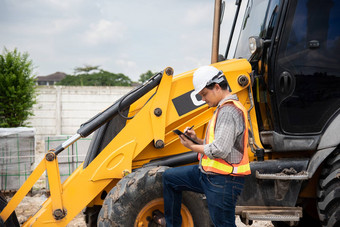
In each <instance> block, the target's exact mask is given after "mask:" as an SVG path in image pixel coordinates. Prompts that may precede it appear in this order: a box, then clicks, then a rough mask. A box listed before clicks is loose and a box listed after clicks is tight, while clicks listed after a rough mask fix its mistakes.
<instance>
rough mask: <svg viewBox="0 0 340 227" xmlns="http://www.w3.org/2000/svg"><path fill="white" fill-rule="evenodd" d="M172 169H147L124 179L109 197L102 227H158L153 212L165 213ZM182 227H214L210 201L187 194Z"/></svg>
mask: <svg viewBox="0 0 340 227" xmlns="http://www.w3.org/2000/svg"><path fill="white" fill-rule="evenodd" d="M167 168H168V167H146V168H142V169H139V170H137V171H136V172H134V173H131V174H129V175H127V176H126V177H124V178H123V179H121V180H120V181H119V182H118V183H117V185H116V186H115V187H114V188H113V189H112V190H111V191H110V193H109V194H108V195H107V196H106V198H105V200H104V203H103V206H102V209H101V210H100V212H99V215H98V226H101V227H104V226H105V227H109V226H110V227H111V226H121V227H123V226H135V227H138V226H157V224H156V223H155V222H154V221H153V219H152V217H153V212H155V211H157V210H158V211H160V212H163V211H164V209H163V206H164V202H163V184H162V174H163V172H164V171H165V170H166V169H167ZM182 202H183V203H182V209H181V214H182V226H186V227H193V226H199V227H210V217H209V213H208V209H207V205H206V201H205V200H204V199H203V196H202V195H201V194H197V193H193V192H183V201H182Z"/></svg>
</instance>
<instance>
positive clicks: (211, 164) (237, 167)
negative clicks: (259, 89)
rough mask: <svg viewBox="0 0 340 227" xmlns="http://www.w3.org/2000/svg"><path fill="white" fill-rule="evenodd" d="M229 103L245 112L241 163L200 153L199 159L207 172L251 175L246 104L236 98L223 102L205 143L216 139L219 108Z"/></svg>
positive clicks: (209, 127) (211, 122)
mask: <svg viewBox="0 0 340 227" xmlns="http://www.w3.org/2000/svg"><path fill="white" fill-rule="evenodd" d="M227 103H233V104H234V105H235V106H236V107H237V108H238V109H240V110H241V111H242V113H243V118H244V124H245V129H244V138H243V157H242V160H241V161H240V163H237V164H231V163H228V162H226V161H225V160H223V159H221V158H214V159H210V158H208V156H206V155H203V158H202V154H199V156H198V159H202V160H201V165H202V168H203V169H204V171H206V172H214V173H218V174H223V175H232V176H244V175H249V174H250V166H249V157H248V149H247V145H248V121H247V119H248V118H247V111H246V109H245V108H244V106H243V105H242V104H241V103H240V102H239V101H236V100H227V101H225V102H224V103H222V104H221V106H220V107H219V108H218V109H217V110H216V111H215V113H214V115H213V117H212V118H211V120H210V122H209V125H208V129H207V133H206V137H205V144H210V143H212V142H213V141H214V139H215V125H216V120H217V115H218V112H219V109H220V108H221V107H222V106H223V105H225V104H227Z"/></svg>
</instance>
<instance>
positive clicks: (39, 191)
mask: <svg viewBox="0 0 340 227" xmlns="http://www.w3.org/2000/svg"><path fill="white" fill-rule="evenodd" d="M44 147H45V145H44V142H43V141H42V142H39V141H38V142H37V146H36V159H35V160H36V163H37V164H38V163H39V162H40V161H41V159H42V158H43V155H44V153H45V151H44ZM45 179H46V177H45V175H43V176H42V177H41V178H40V179H39V181H38V182H37V183H36V184H35V185H34V187H33V190H32V193H31V195H28V196H26V197H25V198H24V199H23V201H22V202H21V203H20V204H19V206H18V207H17V209H15V212H16V215H17V217H18V220H19V223H20V224H22V223H24V222H25V221H26V220H27V219H28V218H29V217H30V216H32V215H34V214H35V213H36V212H37V211H38V210H39V208H40V206H41V204H42V203H43V202H44V201H45V200H46V199H47V196H46V194H47V193H46V188H45V185H46V182H45ZM9 200H10V197H7V201H9ZM236 225H237V227H245V226H247V225H245V224H243V223H242V222H241V221H240V219H239V217H238V216H236ZM67 226H68V227H83V226H86V225H85V220H84V215H83V213H82V212H80V213H79V214H78V215H77V216H76V217H75V218H74V219H73V220H72V221H71V222H70V223H69V224H68V225H67ZM248 226H249V225H248ZM251 226H252V227H272V226H273V225H272V223H271V222H269V221H254V223H253V224H252V225H251Z"/></svg>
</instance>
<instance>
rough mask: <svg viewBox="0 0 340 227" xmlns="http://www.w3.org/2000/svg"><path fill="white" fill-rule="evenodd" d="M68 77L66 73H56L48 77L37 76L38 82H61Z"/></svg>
mask: <svg viewBox="0 0 340 227" xmlns="http://www.w3.org/2000/svg"><path fill="white" fill-rule="evenodd" d="M65 77H66V73H63V72H55V73H53V74H50V75H47V76H37V78H36V79H37V81H55V82H58V81H61V80H62V79H64V78H65Z"/></svg>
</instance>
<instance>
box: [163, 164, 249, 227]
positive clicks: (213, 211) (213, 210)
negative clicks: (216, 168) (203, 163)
mask: <svg viewBox="0 0 340 227" xmlns="http://www.w3.org/2000/svg"><path fill="white" fill-rule="evenodd" d="M243 185H244V177H234V176H229V175H209V174H204V173H202V172H201V171H200V169H199V168H198V165H192V166H182V167H176V168H171V169H167V170H166V171H165V172H164V173H163V194H164V215H165V220H166V226H167V227H173V226H176V227H177V226H179V227H180V226H181V223H182V217H181V203H182V191H193V192H197V193H201V194H205V196H206V198H207V202H208V209H209V214H210V217H211V220H212V222H213V223H214V225H215V226H217V227H219V226H232V227H236V225H235V206H236V201H237V198H238V196H239V195H240V194H241V191H242V189H243Z"/></svg>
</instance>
